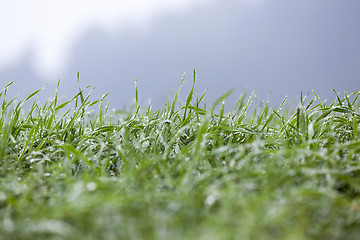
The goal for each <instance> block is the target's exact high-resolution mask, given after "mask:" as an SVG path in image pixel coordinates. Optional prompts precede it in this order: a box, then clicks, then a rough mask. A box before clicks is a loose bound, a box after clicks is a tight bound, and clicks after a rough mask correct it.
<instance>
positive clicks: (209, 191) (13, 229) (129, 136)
mask: <svg viewBox="0 0 360 240" xmlns="http://www.w3.org/2000/svg"><path fill="white" fill-rule="evenodd" d="M195 78H196V76H195V72H194V82H193V83H194V85H195ZM10 85H11V84H9V85H7V86H6V87H5V88H4V89H3V90H2V91H1V93H0V99H1V102H0V105H1V118H0V135H1V136H0V139H1V143H0V177H1V180H0V239H327V240H329V239H359V237H360V133H359V122H360V111H359V105H358V103H359V95H360V92H359V91H358V92H354V93H351V94H348V93H347V92H346V91H345V94H344V97H341V96H340V95H339V94H338V93H336V92H335V94H334V96H335V97H334V98H335V100H334V101H333V102H329V103H326V102H325V101H322V100H321V99H320V97H318V96H317V95H316V93H314V96H313V97H312V98H311V99H309V100H306V99H305V97H303V96H301V99H300V101H299V105H298V106H297V107H296V108H295V109H294V110H292V108H291V107H284V106H285V104H284V103H285V100H284V102H283V103H282V104H281V106H279V108H277V109H271V108H270V106H269V104H268V103H265V104H262V105H259V104H256V103H255V102H254V101H253V97H252V95H251V96H249V97H246V96H245V95H242V96H241V97H240V98H239V101H238V102H237V103H236V106H235V108H234V109H232V110H231V111H229V112H225V105H224V102H223V100H224V99H225V98H226V97H227V96H228V95H229V93H225V94H224V95H223V96H221V97H220V98H219V99H218V101H216V102H215V103H214V104H213V105H209V104H208V103H206V101H205V94H198V93H197V92H196V90H195V89H194V85H193V87H192V89H191V90H190V92H189V93H188V94H187V96H186V97H185V101H184V102H183V103H182V101H181V100H180V99H181V96H180V89H179V91H178V92H177V93H176V94H175V96H174V98H173V101H169V102H168V104H166V105H165V106H164V107H163V108H162V109H159V110H153V109H152V108H151V106H150V105H149V106H147V107H145V108H142V107H140V105H139V96H138V92H137V88H136V89H135V99H136V102H135V104H134V106H133V108H132V109H131V110H130V111H127V112H126V111H112V112H110V111H109V109H108V107H107V105H105V104H104V98H105V97H106V95H104V97H103V98H101V99H99V100H96V101H92V100H90V92H91V89H89V88H85V89H81V88H79V92H78V94H77V95H76V96H74V97H73V98H72V99H70V100H69V101H64V102H60V101H59V98H58V95H57V92H56V94H55V96H54V97H53V98H52V99H49V101H47V102H46V103H44V104H40V103H38V102H37V101H36V96H37V95H38V94H40V93H41V91H40V90H39V91H36V92H34V93H32V94H31V95H29V96H28V97H27V98H25V100H23V101H17V99H13V100H8V99H7V96H6V93H7V89H8V88H9V87H11V86H10ZM58 87H59V85H58ZM251 104H252V106H251V110H250V108H249V107H250V105H251ZM282 108H284V110H282ZM94 109H95V110H94Z"/></svg>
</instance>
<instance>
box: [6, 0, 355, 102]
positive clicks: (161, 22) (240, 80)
mask: <svg viewBox="0 0 360 240" xmlns="http://www.w3.org/2000/svg"><path fill="white" fill-rule="evenodd" d="M359 12H360V1H358V0H346V1H345V0H317V1H313V0H302V1H299V0H237V1H236V0H221V1H220V0H196V1H195V0H173V1H172V0H151V1H149V0H123V1H119V0H118V1H112V0H102V1H89V0H88V1H83V0H77V1H71V0H62V1H58V0H56V1H54V0H53V1H45V0H33V1H26V0H12V1H7V0H6V1H5V0H3V1H0V32H1V36H2V37H1V39H0V43H1V44H0V87H3V86H4V85H5V84H7V83H8V82H10V81H12V80H15V84H14V86H13V88H12V91H13V92H14V93H15V92H20V93H27V92H29V91H31V90H35V89H36V88H38V87H41V86H42V85H44V84H45V83H47V82H49V83H50V84H49V85H48V86H47V90H46V91H45V92H44V94H48V95H51V94H52V93H53V92H54V88H55V83H56V82H57V80H58V79H59V78H60V79H61V82H62V83H61V86H60V88H61V93H62V94H63V95H64V96H65V95H69V97H70V96H71V94H73V93H74V92H75V91H76V87H75V86H76V80H75V76H76V73H77V71H80V77H81V83H82V84H83V85H84V86H86V85H89V84H91V85H92V86H95V87H96V89H95V93H94V94H95V95H97V96H101V94H103V93H105V92H109V91H111V94H110V99H111V104H112V106H114V107H122V106H123V105H127V106H128V105H129V104H130V102H131V101H132V100H133V98H134V82H135V79H136V78H138V87H139V91H140V97H141V100H142V101H143V102H145V101H147V99H148V98H151V99H152V102H153V103H154V104H155V105H158V106H159V105H161V104H163V103H164V102H165V101H166V100H167V97H168V96H169V94H170V93H171V92H174V91H175V90H176V89H177V87H178V86H179V84H180V81H181V78H182V76H183V74H184V73H185V72H186V74H187V75H186V76H187V77H186V82H185V86H184V91H186V89H188V88H190V86H191V83H192V70H193V69H194V68H196V70H197V73H198V81H197V89H199V91H203V90H205V89H206V88H208V93H207V98H208V100H209V101H210V102H213V101H214V100H215V99H216V97H218V96H220V95H221V94H223V93H224V92H225V91H227V90H229V89H234V90H235V92H234V94H233V95H232V97H231V98H230V99H229V100H227V101H228V102H229V101H230V102H235V101H236V99H237V97H238V95H239V94H240V93H242V92H251V91H252V90H253V89H255V88H256V89H257V93H258V96H259V98H264V99H267V98H268V96H270V97H269V98H270V99H271V101H272V102H273V103H274V105H276V104H278V103H280V101H281V99H282V98H284V97H285V96H286V95H288V96H289V97H290V98H291V97H292V98H295V97H298V96H299V95H300V91H303V92H305V93H308V92H310V91H311V90H315V91H316V92H318V93H319V95H320V96H323V97H324V98H329V99H331V100H332V99H333V96H334V95H333V93H332V89H333V88H335V89H336V90H337V91H339V92H343V90H344V89H345V88H347V89H348V90H349V91H355V90H359V89H360V14H359Z"/></svg>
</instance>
